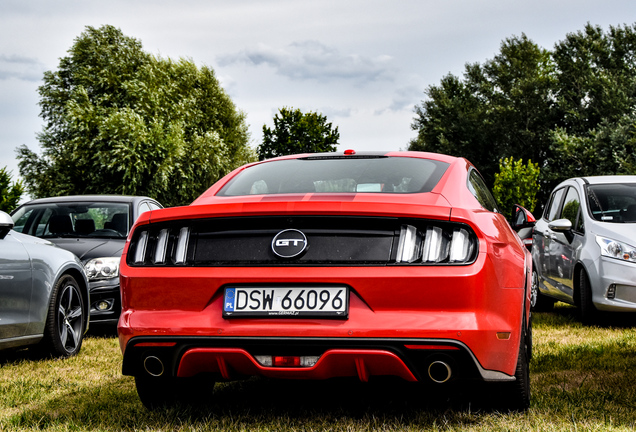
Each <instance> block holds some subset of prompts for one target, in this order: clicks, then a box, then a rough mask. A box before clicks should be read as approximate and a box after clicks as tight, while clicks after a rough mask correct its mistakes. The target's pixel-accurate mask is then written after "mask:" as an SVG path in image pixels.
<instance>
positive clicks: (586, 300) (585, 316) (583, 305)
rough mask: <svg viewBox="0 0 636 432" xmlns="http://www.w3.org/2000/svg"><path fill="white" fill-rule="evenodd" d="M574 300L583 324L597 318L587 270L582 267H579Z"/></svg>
mask: <svg viewBox="0 0 636 432" xmlns="http://www.w3.org/2000/svg"><path fill="white" fill-rule="evenodd" d="M576 296H577V297H576V298H575V302H576V305H577V306H578V307H579V315H580V317H581V322H582V323H583V324H587V325H589V324H592V323H594V321H595V320H596V318H597V315H598V313H597V310H596V307H594V303H593V302H592V287H591V286H590V279H589V278H588V277H587V272H586V271H585V269H584V268H582V267H581V268H580V269H579V286H578V290H577V291H576Z"/></svg>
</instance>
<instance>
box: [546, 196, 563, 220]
mask: <svg viewBox="0 0 636 432" xmlns="http://www.w3.org/2000/svg"><path fill="white" fill-rule="evenodd" d="M564 192H565V188H561V189H559V190H557V191H556V192H554V193H553V194H552V198H551V199H550V207H549V208H548V209H547V211H546V217H545V219H546V220H547V221H548V222H551V221H553V220H555V219H556V217H557V214H558V211H559V206H560V205H561V198H563V193H564Z"/></svg>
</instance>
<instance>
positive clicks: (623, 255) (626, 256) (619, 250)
mask: <svg viewBox="0 0 636 432" xmlns="http://www.w3.org/2000/svg"><path fill="white" fill-rule="evenodd" d="M596 243H598V245H599V246H600V247H601V255H602V256H606V257H610V258H615V259H619V260H622V261H629V262H633V263H636V248H635V247H634V246H631V245H628V244H627V243H623V242H619V241H618V240H614V239H611V238H607V237H601V236H596Z"/></svg>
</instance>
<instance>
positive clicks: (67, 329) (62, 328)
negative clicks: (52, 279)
mask: <svg viewBox="0 0 636 432" xmlns="http://www.w3.org/2000/svg"><path fill="white" fill-rule="evenodd" d="M57 314H58V317H57V324H58V335H59V338H60V343H61V344H62V346H63V347H64V349H65V350H66V351H68V352H69V353H71V352H74V351H75V350H76V349H77V347H78V345H79V344H80V343H81V340H82V332H83V327H84V322H83V317H82V299H81V296H80V294H79V291H78V288H77V287H76V286H75V285H73V284H67V285H65V286H64V287H63V289H62V292H61V293H60V304H59V307H58V312H57Z"/></svg>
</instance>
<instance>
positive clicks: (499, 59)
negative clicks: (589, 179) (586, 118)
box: [409, 35, 554, 186]
mask: <svg viewBox="0 0 636 432" xmlns="http://www.w3.org/2000/svg"><path fill="white" fill-rule="evenodd" d="M551 70H552V62H551V59H550V54H549V52H548V51H546V50H544V49H540V48H539V47H538V46H537V45H536V44H535V43H533V42H532V41H530V40H529V39H528V38H527V37H526V36H525V35H522V36H521V37H514V38H510V39H506V40H505V41H504V42H503V43H502V44H501V50H500V53H499V54H498V55H497V56H495V58H494V59H492V60H489V61H487V62H486V63H484V64H483V65H480V64H468V65H466V69H465V72H464V77H463V79H460V78H458V77H455V76H453V75H448V76H446V77H444V78H443V79H442V81H441V84H440V85H439V86H430V87H429V88H428V89H427V91H426V95H427V96H428V99H427V100H425V101H423V102H422V105H421V106H418V107H416V114H417V117H416V118H415V120H414V123H413V125H412V127H413V129H414V130H417V131H418V136H417V138H416V139H414V140H413V141H412V142H411V144H410V146H409V149H411V150H421V151H432V152H439V153H446V154H450V155H454V156H463V157H465V158H467V159H468V160H470V161H471V162H472V163H473V164H475V166H476V167H477V168H478V169H479V170H480V171H481V173H482V175H483V176H484V178H485V180H486V182H487V183H488V184H489V185H491V186H492V184H493V182H494V173H496V172H497V170H498V168H499V167H498V161H499V160H500V159H503V158H506V157H509V156H511V155H515V157H517V158H521V159H532V160H543V159H544V158H545V157H546V155H547V153H548V152H549V149H550V128H551V126H552V124H553V123H554V119H553V113H552V110H551V106H552V104H553V100H552V97H551V89H552V87H553V81H554V78H553V77H552V76H551V74H550V71H551Z"/></svg>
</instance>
